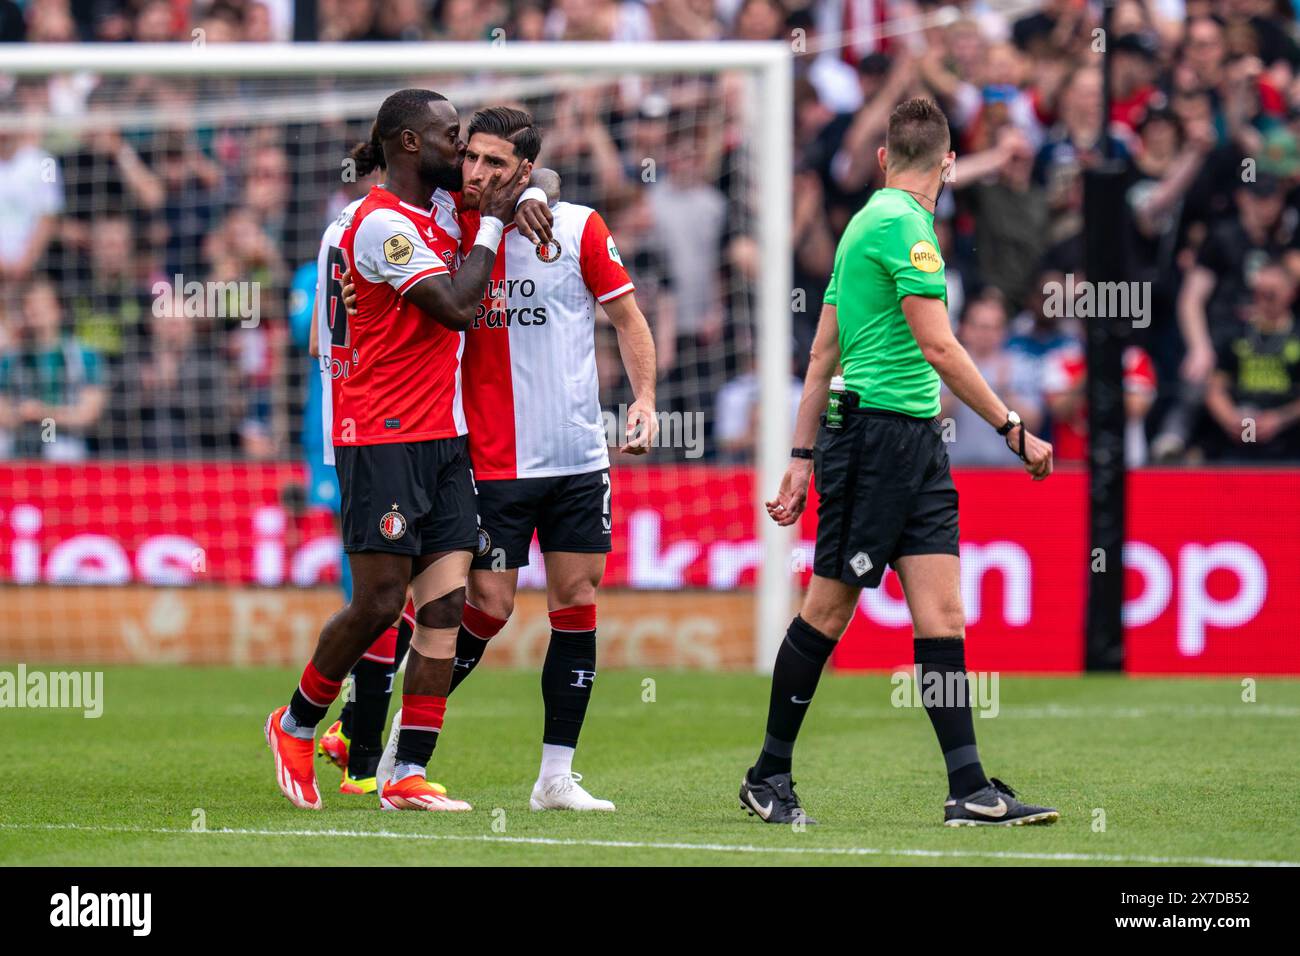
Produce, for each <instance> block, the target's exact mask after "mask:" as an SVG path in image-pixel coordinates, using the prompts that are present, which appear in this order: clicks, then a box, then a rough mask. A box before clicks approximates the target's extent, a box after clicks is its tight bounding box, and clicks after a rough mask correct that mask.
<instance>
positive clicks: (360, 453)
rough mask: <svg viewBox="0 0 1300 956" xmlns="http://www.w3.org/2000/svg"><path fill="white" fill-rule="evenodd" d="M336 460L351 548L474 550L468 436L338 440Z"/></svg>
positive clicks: (345, 530)
mask: <svg viewBox="0 0 1300 956" xmlns="http://www.w3.org/2000/svg"><path fill="white" fill-rule="evenodd" d="M334 465H335V467H336V468H337V469H338V473H339V491H340V492H342V498H343V503H342V516H341V517H342V531H343V550H344V551H346V552H347V553H349V554H354V553H357V552H361V551H386V552H389V553H391V554H409V555H410V556H411V557H418V556H420V555H424V554H433V553H435V552H438V551H472V550H474V545H475V542H476V541H477V540H478V522H477V520H476V519H475V511H476V509H475V502H474V479H473V476H472V475H471V474H470V467H469V443H468V440H467V439H466V438H465V436H463V435H462V436H460V437H458V438H435V439H432V440H430V441H420V442H396V443H393V444H387V445H337V446H335V448H334Z"/></svg>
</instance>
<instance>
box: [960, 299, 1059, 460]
mask: <svg viewBox="0 0 1300 956" xmlns="http://www.w3.org/2000/svg"><path fill="white" fill-rule="evenodd" d="M958 337H959V338H960V339H961V343H962V345H964V346H965V347H966V351H967V352H969V353H970V357H971V359H972V360H973V361H974V362H975V365H976V367H977V368H979V370H980V374H981V375H983V376H984V379H985V380H986V381H987V382H988V383H989V385H990V386H992V388H993V391H994V392H996V393H997V395H998V397H999V398H1001V399H1002V401H1004V402H1005V403H1006V404H1007V405H1008V407H1010V408H1014V409H1016V410H1017V411H1019V413H1020V418H1021V420H1022V421H1023V422H1024V424H1025V427H1026V428H1028V429H1029V430H1030V431H1032V432H1035V433H1036V432H1037V431H1038V428H1039V426H1040V425H1041V423H1042V420H1043V412H1042V404H1041V401H1040V400H1039V399H1038V398H1037V397H1034V396H1030V395H1028V394H1018V393H1017V392H1016V362H1015V357H1014V355H1013V354H1012V353H1011V352H1010V351H1009V350H1008V349H1007V345H1006V340H1007V311H1006V306H1005V305H1004V304H1003V300H1002V297H1001V296H1000V295H998V294H997V293H985V294H984V295H981V296H980V297H979V298H976V299H974V300H972V301H971V302H970V303H969V304H968V305H967V306H966V310H965V311H964V312H963V313H962V316H961V323H960V325H959V326H958ZM939 406H940V411H939V417H940V418H941V419H944V420H945V421H944V424H945V427H947V426H948V422H949V421H951V430H950V431H946V432H945V437H948V438H949V440H950V444H949V445H948V457H949V459H950V460H951V461H952V463H953V464H955V465H997V466H1005V465H1006V463H1007V446H1006V443H1005V442H1004V441H1003V440H1002V436H1001V435H999V434H998V433H997V432H996V431H994V430H993V429H991V428H989V427H988V423H987V422H985V421H984V420H983V419H982V418H980V417H979V415H977V414H976V413H975V412H973V411H971V410H970V408H969V407H968V406H967V405H966V404H965V403H964V402H960V401H958V400H957V399H956V397H955V396H954V395H953V394H952V393H951V392H950V391H948V389H947V388H944V389H943V390H942V392H941V393H940V399H939ZM990 435H991V436H992V437H991V438H990V437H989V436H990Z"/></svg>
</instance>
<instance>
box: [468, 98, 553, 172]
mask: <svg viewBox="0 0 1300 956" xmlns="http://www.w3.org/2000/svg"><path fill="white" fill-rule="evenodd" d="M475 133H486V134H487V135H489V136H496V137H498V138H500V139H504V140H506V141H507V142H508V143H510V145H511V146H513V147H514V148H515V155H516V156H519V157H521V158H523V159H526V160H528V161H529V162H530V163H531V162H532V161H533V160H535V159H537V154H538V153H540V152H541V151H542V133H541V131H540V130H539V129H538V128H537V127H536V126H534V125H533V117H532V114H530V113H528V112H525V111H524V110H517V109H513V108H511V107H509V106H489V107H487V108H486V109H481V110H479V111H478V112H476V113H475V114H474V115H473V116H472V117H471V118H470V121H469V133H468V134H467V136H473V135H474V134H475Z"/></svg>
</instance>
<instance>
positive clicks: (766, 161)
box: [0, 41, 794, 672]
mask: <svg viewBox="0 0 1300 956" xmlns="http://www.w3.org/2000/svg"><path fill="white" fill-rule="evenodd" d="M793 62H794V61H793V50H792V48H791V46H790V45H789V44H788V43H785V42H782V41H771V42H741V41H736V42H675V41H666V42H651V43H567V42H558V43H522V42H511V41H505V42H484V43H393V44H390V43H231V44H224V43H223V44H203V43H201V42H197V41H196V42H195V43H194V44H185V43H170V44H152V43H149V44H121V45H119V44H77V43H54V44H28V45H21V44H19V45H10V48H9V49H6V50H4V51H2V52H0V73H8V74H17V75H26V76H33V75H51V74H59V73H79V72H88V73H96V74H104V75H126V74H149V75H185V74H192V75H227V76H231V75H241V74H242V75H250V76H253V75H255V76H303V75H311V74H332V75H362V74H364V75H373V76H380V75H383V74H386V73H394V74H421V73H448V72H457V71H466V72H478V71H488V72H492V73H524V72H537V71H550V72H569V73H573V72H592V73H605V74H612V75H618V74H628V73H673V72H696V73H699V72H705V73H716V72H721V71H724V70H742V71H748V72H751V73H752V74H754V75H755V77H756V78H757V90H758V98H759V102H758V103H757V104H755V105H756V107H757V108H756V109H754V110H753V120H754V123H755V124H756V130H755V132H756V137H755V141H754V142H755V145H756V147H757V148H756V152H755V162H754V166H753V169H754V173H755V178H756V183H755V185H756V190H755V198H756V206H757V208H756V210H755V212H756V223H757V229H758V236H760V237H761V243H762V247H763V248H764V249H775V250H778V251H780V250H790V248H791V228H792V226H791V183H792V181H793V173H794V169H793V149H794V142H793V140H794V70H793ZM791 283H792V255H790V254H789V253H788V252H787V253H782V254H778V255H774V256H765V257H764V258H763V266H762V272H761V273H760V275H759V278H758V282H757V283H756V286H757V287H756V293H757V295H756V300H757V301H756V321H755V331H756V341H755V347H756V351H757V371H758V376H759V395H760V399H759V422H760V427H759V434H758V435H757V437H756V456H755V475H754V477H755V488H754V492H755V494H754V499H755V500H754V502H753V505H754V523H755V524H754V531H755V534H756V536H757V539H758V541H759V545H760V553H761V559H760V563H759V566H758V573H757V582H756V587H755V600H754V636H755V647H754V664H755V669H756V670H758V671H760V672H768V671H770V670H771V666H772V661H773V660H774V658H775V656H776V650H777V648H778V647H779V646H780V643H781V640H782V638H783V635H784V633H785V626H786V623H787V622H788V620H789V616H790V611H791V603H792V597H793V585H792V581H791V578H792V574H793V570H794V569H793V567H792V564H791V554H792V545H793V539H794V532H792V531H791V530H790V529H785V528H780V527H778V526H777V525H776V524H775V522H773V521H772V520H771V519H770V518H768V516H767V512H766V509H765V508H764V506H763V499H764V497H765V495H766V494H769V493H774V492H775V491H776V489H777V488H778V487H779V486H780V482H781V479H782V477H783V475H784V474H785V470H786V465H787V463H788V460H789V449H790V436H791V435H792V434H793V432H792V428H793V422H792V421H791V420H790V403H789V389H790V384H789V383H790V357H791V356H790V349H791V342H792V326H793V322H792V315H791V309H792V302H791Z"/></svg>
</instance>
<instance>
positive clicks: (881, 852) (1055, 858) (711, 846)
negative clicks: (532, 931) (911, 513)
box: [0, 823, 1300, 867]
mask: <svg viewBox="0 0 1300 956" xmlns="http://www.w3.org/2000/svg"><path fill="white" fill-rule="evenodd" d="M0 830H77V831H81V832H87V833H142V834H150V833H152V834H177V835H181V834H193V835H195V836H199V835H205V834H206V835H222V836H258V837H286V836H291V837H345V838H356V839H380V840H431V841H439V842H450V843H505V844H523V845H528V846H584V847H597V848H601V849H617V850H694V851H698V852H703V853H755V854H760V855H761V854H765V853H771V854H795V855H798V854H802V853H814V854H820V855H823V856H903V857H923V858H932V859H962V858H969V859H981V860H1027V861H1037V862H1074V863H1149V864H1156V865H1160V864H1166V865H1173V866H1178V865H1185V866H1253V867H1274V866H1284V867H1300V862H1293V861H1290V860H1228V859H1221V858H1219V857H1211V856H1128V855H1123V854H1113V853H1028V852H1024V853H1021V852H1015V851H1010V850H1008V851H1002V850H918V849H907V848H904V849H896V850H888V849H881V848H878V847H857V846H835V847H829V846H828V847H817V846H809V847H788V846H754V845H752V844H736V843H655V842H651V841H648V840H573V839H561V838H559V837H512V836H489V835H486V834H483V835H480V836H464V835H460V834H452V833H397V832H394V831H392V830H254V829H243V828H232V827H222V828H219V829H214V830H189V829H185V828H181V827H126V826H122V827H114V826H84V825H82V824H79V823H0Z"/></svg>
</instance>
